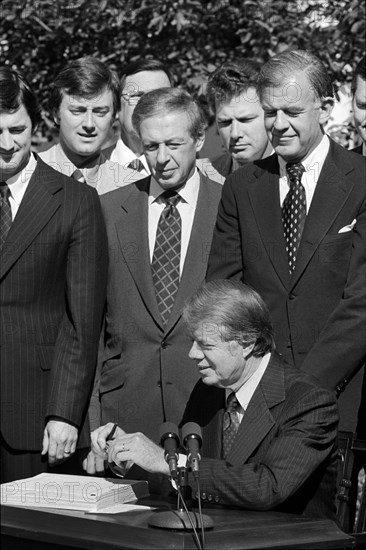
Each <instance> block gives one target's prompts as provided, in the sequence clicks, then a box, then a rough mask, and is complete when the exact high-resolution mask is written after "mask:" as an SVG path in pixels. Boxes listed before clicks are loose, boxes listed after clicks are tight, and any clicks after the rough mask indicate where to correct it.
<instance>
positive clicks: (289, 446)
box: [200, 388, 338, 510]
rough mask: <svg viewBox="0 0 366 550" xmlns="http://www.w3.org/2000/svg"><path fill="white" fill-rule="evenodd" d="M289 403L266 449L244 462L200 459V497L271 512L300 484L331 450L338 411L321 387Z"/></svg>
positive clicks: (269, 436) (335, 432) (263, 443)
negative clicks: (207, 496)
mask: <svg viewBox="0 0 366 550" xmlns="http://www.w3.org/2000/svg"><path fill="white" fill-rule="evenodd" d="M292 401H293V403H292V405H291V406H288V405H287V409H288V410H287V411H286V410H285V413H284V414H283V416H282V420H281V421H280V420H279V421H278V422H277V426H276V427H275V428H274V429H276V433H275V435H274V436H273V435H271V433H269V434H268V435H267V436H266V437H267V438H269V442H268V444H267V445H266V441H265V439H264V440H263V441H262V444H261V446H262V447H266V448H265V449H264V451H263V452H261V450H260V449H259V450H258V451H257V452H256V455H255V456H254V457H252V458H250V459H249V460H248V461H247V462H246V463H244V464H230V463H229V462H227V461H224V460H220V459H215V458H211V459H210V458H202V460H201V463H200V488H201V493H206V495H211V499H210V500H212V501H213V502H218V503H219V504H224V505H229V506H240V507H242V508H247V509H250V510H271V509H273V508H276V507H278V506H279V505H281V504H282V503H283V502H284V501H286V500H287V499H289V498H290V497H291V496H292V495H294V494H295V493H296V492H297V491H298V490H299V489H300V488H301V487H302V486H303V484H304V483H305V482H306V480H308V478H309V477H310V476H311V475H312V474H313V473H314V472H315V471H316V469H317V468H318V467H320V466H321V465H322V463H323V462H324V461H326V460H328V457H329V456H330V455H331V453H332V451H333V450H334V445H335V441H336V434H337V424H338V411H337V405H336V402H335V399H334V397H333V395H332V394H331V392H329V391H328V390H323V389H321V388H313V389H311V390H310V391H308V392H306V393H305V394H304V395H303V396H302V397H301V399H300V400H297V402H295V401H294V400H292ZM285 408H286V406H285ZM234 444H235V442H234ZM310 486H312V483H310ZM313 489H314V487H313V486H312V487H311V491H312V490H313ZM331 490H332V488H331V487H330V488H329V491H331Z"/></svg>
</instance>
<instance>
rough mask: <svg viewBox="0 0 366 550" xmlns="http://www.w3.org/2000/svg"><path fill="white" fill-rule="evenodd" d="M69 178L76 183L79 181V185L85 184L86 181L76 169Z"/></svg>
mask: <svg viewBox="0 0 366 550" xmlns="http://www.w3.org/2000/svg"><path fill="white" fill-rule="evenodd" d="M71 177H72V178H73V179H74V180H76V181H80V182H81V183H86V179H85V177H84V174H83V173H82V171H81V170H79V169H77V170H75V171H74V172H73V173H72V174H71Z"/></svg>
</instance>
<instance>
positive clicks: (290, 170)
mask: <svg viewBox="0 0 366 550" xmlns="http://www.w3.org/2000/svg"><path fill="white" fill-rule="evenodd" d="M286 172H287V174H288V177H289V180H290V182H295V183H298V182H301V178H302V175H303V173H304V172H305V168H304V165H303V164H301V162H293V163H292V164H286Z"/></svg>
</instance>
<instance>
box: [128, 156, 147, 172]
mask: <svg viewBox="0 0 366 550" xmlns="http://www.w3.org/2000/svg"><path fill="white" fill-rule="evenodd" d="M127 167H128V168H132V170H136V171H137V172H142V171H143V170H145V167H144V165H143V163H142V161H141V160H140V159H133V160H131V162H129V163H128V164H127Z"/></svg>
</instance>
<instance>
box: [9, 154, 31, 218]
mask: <svg viewBox="0 0 366 550" xmlns="http://www.w3.org/2000/svg"><path fill="white" fill-rule="evenodd" d="M36 166H37V161H36V159H35V157H34V155H33V154H31V155H30V157H29V161H28V163H27V165H26V166H25V168H23V170H21V172H18V173H17V174H15V176H12V177H11V178H9V179H8V180H6V183H7V185H8V187H9V190H10V196H9V202H10V208H11V217H12V219H13V221H14V218H15V216H16V214H17V212H18V209H19V206H20V203H21V202H22V199H23V197H24V194H25V192H26V190H27V187H28V184H29V181H30V179H31V177H32V176H33V172H34V170H35V169H36Z"/></svg>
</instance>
